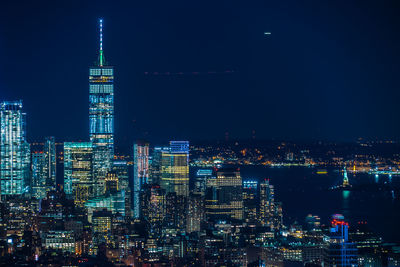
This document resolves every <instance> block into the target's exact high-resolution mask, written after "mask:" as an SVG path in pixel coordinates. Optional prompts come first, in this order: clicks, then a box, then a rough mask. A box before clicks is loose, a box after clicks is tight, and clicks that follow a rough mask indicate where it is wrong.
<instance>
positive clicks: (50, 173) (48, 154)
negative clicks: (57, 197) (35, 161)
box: [43, 136, 56, 191]
mask: <svg viewBox="0 0 400 267" xmlns="http://www.w3.org/2000/svg"><path fill="white" fill-rule="evenodd" d="M43 154H44V157H45V165H44V172H45V179H46V187H47V189H46V191H50V190H55V189H56V143H55V139H54V137H53V136H50V137H46V139H45V141H44V148H43Z"/></svg>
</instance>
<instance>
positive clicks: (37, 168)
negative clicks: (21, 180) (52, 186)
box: [32, 152, 46, 199]
mask: <svg viewBox="0 0 400 267" xmlns="http://www.w3.org/2000/svg"><path fill="white" fill-rule="evenodd" d="M45 164H46V160H45V155H44V153H42V152H36V153H32V196H33V197H35V198H37V199H43V198H45V197H46V172H45Z"/></svg>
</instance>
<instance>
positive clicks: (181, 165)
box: [161, 141, 189, 197]
mask: <svg viewBox="0 0 400 267" xmlns="http://www.w3.org/2000/svg"><path fill="white" fill-rule="evenodd" d="M161 187H162V188H163V189H164V190H165V191H166V193H167V194H168V193H176V194H177V195H178V196H179V195H180V196H185V197H187V196H188V195H189V142H188V141H171V142H170V147H169V148H168V149H166V150H163V151H162V164H161Z"/></svg>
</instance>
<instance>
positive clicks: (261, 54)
mask: <svg viewBox="0 0 400 267" xmlns="http://www.w3.org/2000/svg"><path fill="white" fill-rule="evenodd" d="M45 3H46V2H42V4H39V5H38V7H32V8H33V9H35V8H39V7H44V10H45V11H46V12H49V14H50V15H51V14H53V13H52V11H54V14H57V15H58V16H59V18H58V19H57V20H55V21H54V23H52V24H51V25H50V24H48V23H47V19H45V17H44V16H42V15H41V14H40V13H39V15H38V16H36V17H34V18H32V17H31V15H30V14H26V17H25V18H24V19H22V20H21V21H20V22H19V23H15V18H18V16H14V17H15V18H14V17H13V18H11V17H9V16H12V15H13V14H15V12H16V7H15V6H14V5H13V4H11V3H9V4H7V5H6V7H5V9H4V10H9V14H6V16H3V17H2V21H1V22H4V21H3V20H4V19H8V20H9V22H14V23H2V24H3V25H4V27H2V32H3V33H4V35H3V36H4V38H5V39H4V42H3V45H2V46H1V47H0V48H1V49H0V53H1V54H0V56H1V58H3V62H4V64H0V70H1V72H0V73H2V74H0V80H1V83H0V86H1V88H2V90H0V98H1V99H9V100H14V99H15V100H17V99H23V100H24V103H25V104H24V105H25V107H26V112H27V114H28V116H29V117H30V120H29V121H30V123H29V124H28V125H27V127H28V132H29V135H28V139H29V140H40V139H41V136H55V137H56V139H57V140H66V141H73V140H86V135H85V132H87V127H88V126H87V120H85V119H84V118H82V116H80V114H83V113H84V112H85V109H84V107H85V105H86V102H85V99H87V97H86V96H87V92H85V90H84V88H85V84H86V83H85V80H86V78H85V77H87V69H85V68H86V67H87V66H90V65H91V63H92V62H93V61H94V59H95V58H96V56H97V55H96V53H95V52H94V51H95V49H96V48H95V47H97V42H96V41H95V40H96V39H97V38H96V32H95V31H93V29H94V27H95V26H96V25H95V23H94V21H95V20H97V19H98V18H99V17H102V18H105V21H106V23H105V25H104V27H105V29H106V31H107V34H108V37H107V38H106V39H105V41H104V47H105V49H106V50H107V55H106V56H107V58H109V59H110V61H111V62H112V63H113V65H116V66H118V68H117V72H118V77H117V79H116V84H118V91H117V92H116V94H115V102H116V109H115V118H116V129H115V134H116V136H119V137H120V138H119V141H117V144H116V145H117V146H118V145H119V144H121V145H126V144H129V143H131V142H132V141H133V139H139V138H146V139H149V140H151V141H156V142H165V141H168V140H170V139H173V138H177V139H183V140H185V139H190V140H210V139H224V137H225V133H226V132H229V136H230V137H231V138H232V139H236V138H239V139H243V138H251V136H252V135H253V131H255V136H256V138H257V139H271V138H275V139H277V138H281V139H297V138H298V139H328V140H339V141H340V140H346V141H348V140H355V139H356V138H358V137H364V138H370V139H394V140H398V138H397V136H399V135H400V129H399V127H398V126H397V125H396V124H393V123H392V121H393V120H394V119H395V116H394V115H395V114H397V113H398V110H397V107H396V105H395V102H393V101H394V99H396V98H397V90H395V88H397V87H398V80H397V79H396V78H395V76H393V75H394V72H393V71H394V70H395V69H396V68H398V63H397V62H400V61H399V60H397V57H398V53H396V52H395V47H397V45H396V44H398V42H399V40H398V37H397V35H396V34H394V33H395V29H396V28H395V26H393V25H395V23H393V22H396V21H397V20H398V18H397V17H394V15H393V14H394V13H395V12H394V11H395V10H398V6H397V5H396V4H395V3H392V2H386V3H385V4H382V3H380V4H378V3H372V2H369V1H367V2H363V3H364V5H363V6H361V7H360V8H361V10H362V11H365V12H369V13H370V15H371V16H372V19H369V17H366V15H364V13H365V12H361V11H357V10H358V5H357V4H356V3H354V4H347V5H345V6H341V5H342V4H339V3H338V4H327V3H319V4H315V6H314V8H315V9H316V10H318V11H319V12H312V11H308V10H307V9H306V7H308V6H307V5H306V6H305V7H299V6H298V5H295V4H294V5H293V6H286V5H281V4H261V3H259V4H255V6H256V7H257V10H256V8H255V7H252V6H247V5H244V6H238V5H235V4H232V6H231V9H228V11H226V12H225V13H223V12H222V11H223V7H224V5H223V4H218V5H215V6H213V7H214V8H213V9H209V8H208V6H207V5H206V4H204V5H195V4H193V5H190V4H186V5H184V6H182V8H185V10H187V12H183V13H181V12H178V11H179V8H177V7H176V6H175V5H171V6H170V7H166V11H169V12H165V13H164V12H161V6H160V7H159V8H157V7H156V8H155V9H154V8H153V7H150V6H147V5H146V4H143V6H138V7H137V8H136V9H135V6H132V5H130V4H127V3H123V4H120V5H112V6H110V4H104V5H101V4H99V5H97V6H96V8H95V9H94V10H91V8H89V6H87V5H86V4H81V5H78V4H77V3H74V2H72V3H71V6H68V5H67V6H63V5H62V4H60V6H62V7H64V8H65V10H63V9H60V10H58V9H57V8H58V6H59V5H49V6H46V5H45ZM42 5H44V6H42ZM309 5H311V4H309ZM77 6H79V10H81V11H82V14H83V13H85V16H83V15H82V14H81V13H75V12H77V11H75V7H77ZM71 9H72V13H73V14H75V15H76V16H75V19H74V20H69V19H68V18H67V17H66V14H65V12H66V10H70V11H71ZM197 9H200V10H201V11H203V13H204V14H207V15H208V16H207V17H208V21H204V20H203V19H202V18H203V16H200V15H198V14H197V13H196V12H195V10H197ZM76 10H78V9H76ZM128 10H129V11H132V12H134V13H133V14H135V15H136V16H134V17H133V18H132V19H131V16H130V15H129V14H127V12H128ZM339 10H345V11H343V14H342V13H341V11H339ZM285 11H287V13H288V14H285V15H284V14H283V13H284V12H285ZM135 12H136V13H141V14H136V13H135ZM150 12H155V14H157V15H158V16H147V15H149V14H150ZM351 12H355V14H356V18H357V19H358V20H359V22H358V23H354V22H352V21H351V18H352V16H351ZM33 13H35V12H32V14H33ZM199 13H201V12H199ZM116 14H121V15H120V16H116ZM221 14H224V15H223V16H226V17H225V19H222V18H224V17H220V15H221ZM250 14H251V15H252V17H251V16H250ZM339 14H340V15H342V16H343V19H341V20H337V21H334V20H332V18H333V17H335V16H337V15H339ZM384 15H385V16H384ZM51 16H54V15H51ZM237 17H238V18H240V19H238V20H236V19H235V18H237ZM383 17H385V18H386V19H383ZM150 18H151V20H153V23H151V20H150ZM182 20H187V23H185V26H182V24H181V23H180V21H182ZM313 20H315V22H316V23H314V22H313ZM278 21H281V22H282V24H281V25H280V24H279V23H278ZM377 21H379V23H378V24H377V23H376V22H377ZM78 24H79V26H78ZM160 25H163V27H161V26H160ZM361 25H362V26H361ZM216 26H217V27H216ZM368 26H371V27H368ZM366 28H367V29H369V30H368V31H367V30H365V29H366ZM60 29H63V31H62V33H61V31H60ZM33 30H34V32H37V33H38V34H36V35H31V32H33ZM264 32H271V34H270V35H268V36H266V35H264ZM24 33H29V34H24ZM16 34H17V35H16ZM169 36H174V37H176V40H180V41H172V40H170V39H168V37H169ZM328 36H329V38H327V37H328ZM26 38H29V40H30V42H27V39H26ZM371 39H372V40H373V41H372V42H368V41H369V40H371ZM46 40H48V41H49V40H51V41H50V42H47V43H46ZM56 40H60V42H56ZM174 40H175V39H174ZM206 40H210V42H209V44H208V41H206ZM295 40H296V42H297V44H296V45H293V43H295ZM49 44H51V47H48V45H49ZM38 45H40V47H37V46H38ZM359 47H363V48H362V49H358V48H359ZM32 49H33V50H32ZM17 51H19V52H18V53H17ZM46 53H47V55H48V56H45V55H46ZM374 54H376V56H372V55H374ZM55 55H57V56H55ZM38 57H41V59H40V60H37V59H38ZM13 58H14V59H15V60H13ZM57 58H59V60H56V59H57ZM11 62H15V63H11ZM31 62H35V64H36V65H37V67H35V68H33V67H32V65H31V64H32V63H31ZM375 63H376V64H375ZM50 65H52V66H54V67H52V68H49V67H48V66H50ZM383 66H385V67H383ZM22 68H27V69H29V70H30V71H29V72H28V73H27V75H28V76H27V77H29V80H32V81H35V83H34V84H35V90H31V89H30V88H31V87H30V86H31V84H27V83H26V81H25V80H19V81H18V82H17V79H15V74H16V73H20V72H21V71H22ZM37 70H41V72H40V73H38V72H37ZM58 70H60V71H58ZM45 72H46V73H48V75H47V78H46V79H44V78H43V74H44V73H45ZM181 72H182V74H179V73H181ZM325 72H326V73H325ZM61 73H63V75H64V76H65V75H66V76H68V77H69V78H68V79H67V80H65V79H64V78H63V77H64V76H63V75H61ZM146 73H147V74H146ZM156 73H158V74H159V75H156ZM166 73H170V75H166ZM196 73H198V74H196ZM161 74H164V75H161ZM172 74H175V75H172ZM286 77H290V79H288V78H286ZM45 81H46V82H45ZM36 86H37V88H36ZM195 92H201V93H199V94H198V95H196V94H195ZM365 92H370V93H365ZM152 96H157V97H155V98H154V99H152V98H151V97H152ZM286 96H292V97H289V98H287V97H286ZM33 99H37V100H38V101H40V100H42V101H45V102H46V103H47V104H46V105H41V106H40V107H35V104H34V101H32V100H33ZM136 100H137V101H136ZM165 100H168V101H167V102H165ZM131 101H133V103H135V104H134V105H131ZM67 103H76V104H77V105H76V108H75V109H74V111H72V112H70V113H66V110H68V109H67V106H68V104H67ZM166 105H167V106H169V107H168V108H167V109H165V107H166ZM208 106H210V107H213V108H212V109H208V108H207V107H208ZM57 107H61V108H60V109H59V110H58V111H57V112H49V111H54V109H56V108H57ZM232 107H237V108H232ZM182 109H184V110H186V112H185V113H184V114H183V115H181V116H182V117H181V116H179V114H181V113H180V110H182ZM161 110H163V112H164V113H165V115H166V116H167V117H168V118H169V119H168V120H163V119H161V118H160V117H159V116H158V114H159V113H160V111H161ZM143 111H147V112H143ZM42 118H43V119H42ZM182 121H187V122H188V124H185V127H183V124H182ZM50 125H54V126H55V127H50ZM238 125H240V126H241V127H238ZM75 126H78V127H75ZM72 129H74V131H72ZM159 129H163V130H164V132H165V134H164V135H161V134H159ZM210 129H212V130H210Z"/></svg>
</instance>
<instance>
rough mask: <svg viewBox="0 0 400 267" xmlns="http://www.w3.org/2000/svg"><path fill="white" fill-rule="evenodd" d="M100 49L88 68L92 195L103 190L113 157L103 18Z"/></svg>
mask: <svg viewBox="0 0 400 267" xmlns="http://www.w3.org/2000/svg"><path fill="white" fill-rule="evenodd" d="M99 22H100V49H99V60H98V63H97V65H96V66H94V67H91V68H90V70H89V126H90V128H89V129H90V141H91V142H92V143H93V171H94V178H95V181H96V188H95V191H96V195H101V194H102V192H104V186H105V183H104V179H105V176H106V175H107V172H108V171H109V170H110V168H111V161H112V158H113V157H114V68H113V67H111V66H106V63H105V59H104V54H103V20H102V19H100V21H99Z"/></svg>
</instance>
